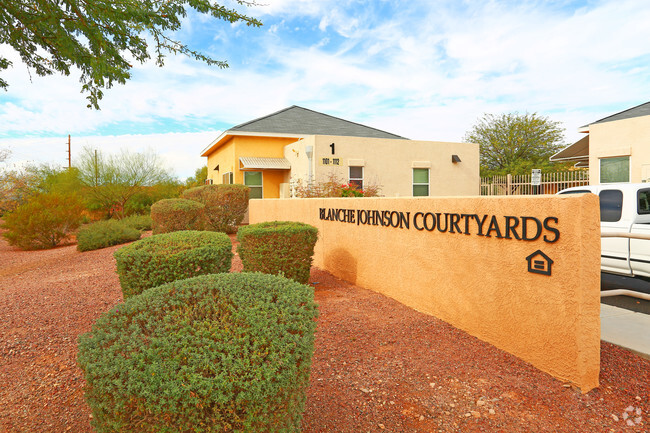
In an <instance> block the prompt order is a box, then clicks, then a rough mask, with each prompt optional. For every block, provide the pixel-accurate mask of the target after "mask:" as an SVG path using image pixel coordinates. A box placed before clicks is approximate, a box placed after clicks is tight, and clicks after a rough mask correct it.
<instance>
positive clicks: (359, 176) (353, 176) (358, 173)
mask: <svg viewBox="0 0 650 433" xmlns="http://www.w3.org/2000/svg"><path fill="white" fill-rule="evenodd" d="M349 184H350V185H355V186H356V187H357V189H358V190H359V191H363V167H350V177H349Z"/></svg>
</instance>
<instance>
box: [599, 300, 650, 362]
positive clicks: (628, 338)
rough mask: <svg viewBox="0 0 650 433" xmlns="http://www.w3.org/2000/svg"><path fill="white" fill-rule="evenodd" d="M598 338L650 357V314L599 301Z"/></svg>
mask: <svg viewBox="0 0 650 433" xmlns="http://www.w3.org/2000/svg"><path fill="white" fill-rule="evenodd" d="M600 339H601V340H603V341H607V342H608V343H612V344H616V345H617V346H621V347H624V348H626V349H629V350H631V351H633V352H636V353H638V354H639V355H641V356H643V357H644V358H648V359H650V314H644V313H640V312H636V311H631V310H628V309H625V308H620V307H615V306H613V305H607V304H604V303H601V304H600Z"/></svg>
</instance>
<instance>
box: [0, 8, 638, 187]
mask: <svg viewBox="0 0 650 433" xmlns="http://www.w3.org/2000/svg"><path fill="white" fill-rule="evenodd" d="M261 3H262V2H261ZM263 3H264V4H265V5H264V6H256V7H253V8H248V9H246V8H240V9H241V10H242V11H243V12H244V13H247V14H249V15H252V16H255V17H257V18H259V19H260V20H261V21H262V22H263V23H264V26H263V27H261V28H253V27H246V26H245V25H242V24H230V23H226V22H223V21H215V20H212V19H207V18H206V17H203V16H199V15H197V14H190V15H189V16H188V18H187V19H186V20H185V25H184V26H183V29H182V30H181V31H180V32H179V33H178V35H177V36H178V37H179V38H180V39H181V40H183V41H185V42H187V43H188V44H189V45H190V46H191V47H192V48H196V49H199V50H200V51H203V52H205V53H206V54H209V55H211V56H213V57H215V58H217V59H220V60H227V61H228V63H229V64H230V68H228V69H218V68H216V67H208V66H206V65H205V64H202V63H200V62H197V61H194V60H191V59H188V58H185V57H181V56H170V57H168V58H167V62H166V66H165V67H164V68H159V67H157V66H155V65H154V63H153V62H150V63H146V64H144V65H136V67H135V68H134V70H133V78H132V79H131V80H130V81H129V82H128V83H127V84H126V85H123V86H122V85H118V86H115V87H114V88H112V89H110V90H107V91H106V92H105V97H104V99H103V100H102V102H101V107H102V109H101V111H92V110H89V109H87V108H86V101H85V99H84V95H82V94H80V84H79V82H78V75H74V73H73V74H72V75H71V76H69V77H63V76H52V77H38V76H36V75H35V74H33V73H32V74H31V81H30V75H29V73H28V71H27V69H26V68H25V66H24V65H23V64H21V63H20V60H19V59H15V55H14V54H13V53H12V52H11V51H10V50H9V49H7V47H2V46H0V52H1V53H2V54H3V55H5V56H8V57H10V58H12V59H14V60H15V61H14V66H13V68H12V69H10V70H9V71H7V72H5V73H3V77H4V78H5V79H6V80H7V81H8V82H9V84H10V87H9V90H8V92H2V93H0V148H9V149H10V150H11V151H12V157H11V159H10V160H9V161H8V162H6V163H5V164H4V165H5V167H10V166H12V165H14V164H21V163H24V162H25V161H31V162H35V163H42V162H46V163H51V164H61V165H65V164H66V158H67V154H66V150H67V145H66V142H67V135H68V134H71V135H72V151H73V158H74V156H75V154H76V153H77V152H78V151H79V150H81V147H83V146H89V147H93V148H99V149H102V150H104V151H106V152H117V151H119V150H120V148H123V147H128V148H129V149H131V150H140V149H141V150H145V149H147V148H149V149H153V150H155V151H156V152H158V153H159V154H160V155H161V156H162V157H163V158H164V160H165V161H166V163H167V164H168V166H169V167H170V169H172V170H173V171H174V172H175V174H176V175H177V176H178V177H180V178H185V177H187V176H189V175H191V174H193V172H194V170H195V169H196V168H198V167H200V166H201V165H202V164H205V159H204V158H201V157H200V156H199V154H200V151H201V149H203V148H204V147H205V146H207V145H208V144H209V143H210V141H212V140H213V139H214V138H216V137H217V136H218V135H219V133H220V132H221V131H223V130H225V129H227V128H228V127H230V126H233V125H236V124H239V123H242V122H245V121H248V120H251V119H254V118H257V117H260V116H263V115H266V114H270V113H272V112H274V111H277V110H280V109H282V108H285V107H288V106H290V105H294V104H295V105H300V106H304V107H306V108H310V109H313V110H316V111H321V112H324V113H327V114H331V115H334V116H338V117H342V118H344V119H348V120H351V121H355V122H359V123H363V124H367V125H369V126H374V127H377V128H380V129H383V130H387V131H390V132H393V133H395V134H398V135H402V136H405V137H409V138H413V139H421V140H434V141H462V139H463V136H464V135H465V132H466V131H467V130H469V129H470V128H471V126H472V125H473V124H474V123H475V122H476V120H477V119H478V118H479V117H480V116H481V115H482V114H484V113H493V114H499V113H506V112H515V111H516V112H520V113H523V112H537V113H539V114H542V115H545V116H548V117H549V118H551V119H552V120H556V121H559V122H561V123H562V125H563V126H564V128H566V138H567V144H569V143H571V142H573V141H575V140H576V139H578V138H579V135H578V133H577V128H578V127H580V126H582V125H584V124H587V123H589V122H592V121H595V120H597V119H600V118H602V117H605V116H607V115H610V114H613V113H615V112H618V111H621V110H624V109H627V108H630V107H632V106H635V105H638V104H641V103H644V102H647V101H648V100H650V80H649V79H648V77H649V75H648V73H649V70H648V68H649V66H648V65H650V44H648V41H649V40H650V26H648V24H647V23H648V22H650V7H648V6H647V1H645V0H616V1H609V0H607V1H604V0H603V1H568V0H567V1H559V0H558V1H544V0H539V1H525V0H520V1H500V0H492V1H490V0H482V1H474V0H465V1H462V0H450V1H433V0H432V1H426V0H422V1H420V0H410V1H392V0H365V1H364V0H362V1H347V0H332V1H330V0H319V1H317V0H313V1H312V0H264V1H263Z"/></svg>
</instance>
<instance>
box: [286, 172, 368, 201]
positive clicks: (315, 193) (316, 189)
mask: <svg viewBox="0 0 650 433" xmlns="http://www.w3.org/2000/svg"><path fill="white" fill-rule="evenodd" d="M291 187H292V190H293V195H294V196H295V197H298V198H310V197H379V194H380V192H381V186H380V185H379V184H377V183H376V182H374V181H372V180H370V179H368V180H364V182H363V190H360V189H359V188H358V186H357V185H355V184H354V183H346V181H344V180H343V178H342V177H340V176H339V175H338V174H336V173H331V172H330V173H329V174H327V176H326V177H325V178H324V179H322V180H319V181H312V182H308V181H307V180H305V179H302V178H299V179H292V181H291Z"/></svg>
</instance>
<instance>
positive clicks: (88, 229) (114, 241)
mask: <svg viewBox="0 0 650 433" xmlns="http://www.w3.org/2000/svg"><path fill="white" fill-rule="evenodd" d="M140 235H141V232H140V230H138V229H136V228H133V227H130V226H128V225H127V224H124V223H123V222H122V221H118V220H105V221H97V222H95V223H92V224H88V225H87V226H84V227H82V228H81V229H79V233H77V250H78V251H90V250H98V249H100V248H106V247H110V246H113V245H119V244H125V243H127V242H131V241H135V240H138V239H140Z"/></svg>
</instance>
